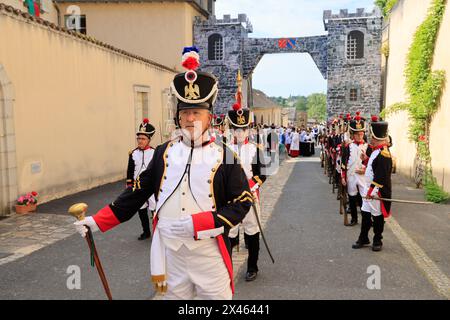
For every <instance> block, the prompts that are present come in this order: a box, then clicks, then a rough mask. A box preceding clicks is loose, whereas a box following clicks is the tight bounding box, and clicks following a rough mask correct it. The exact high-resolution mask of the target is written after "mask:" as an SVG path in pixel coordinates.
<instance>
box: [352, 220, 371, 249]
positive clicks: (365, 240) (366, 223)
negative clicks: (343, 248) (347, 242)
mask: <svg viewBox="0 0 450 320" xmlns="http://www.w3.org/2000/svg"><path fill="white" fill-rule="evenodd" d="M361 215H362V222H361V233H360V234H359V238H358V240H357V241H356V242H355V244H354V245H353V246H352V248H353V249H359V248H362V247H363V246H364V245H367V244H370V240H369V230H370V228H371V227H372V215H371V214H370V212H366V211H361Z"/></svg>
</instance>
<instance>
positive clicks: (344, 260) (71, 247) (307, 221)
mask: <svg viewBox="0 0 450 320" xmlns="http://www.w3.org/2000/svg"><path fill="white" fill-rule="evenodd" d="M277 181H280V182H282V183H283V181H286V183H285V184H284V185H278V186H274V185H277ZM267 186H268V189H266V190H264V191H263V194H264V193H266V194H267V193H270V194H271V196H270V197H269V196H267V197H266V199H267V200H266V202H265V203H264V208H265V209H264V210H267V211H266V212H265V213H266V214H267V213H269V214H267V216H270V217H267V218H265V219H268V220H267V221H265V223H266V231H265V232H266V236H267V238H268V240H269V244H270V246H271V249H272V251H273V253H274V256H275V259H276V264H272V263H271V262H270V260H269V257H268V255H267V253H266V252H265V249H264V247H263V246H262V248H261V257H260V274H259V277H258V279H257V280H256V281H254V282H252V283H247V282H245V281H243V280H242V279H243V277H244V272H245V265H244V267H241V268H240V271H239V272H238V274H237V275H236V278H237V283H236V295H235V299H285V300H286V299H443V298H445V295H443V294H442V288H443V290H444V294H445V290H446V288H447V287H446V285H447V282H446V281H448V275H449V270H450V268H449V261H450V256H449V255H450V254H449V252H448V247H449V245H450V243H449V242H450V239H449V237H448V231H449V230H450V224H449V220H450V219H449V215H448V213H447V212H448V210H447V208H448V207H447V206H441V207H439V208H438V209H437V210H435V212H433V213H432V214H430V215H423V214H421V213H420V210H418V209H417V208H415V209H414V210H413V211H414V213H413V219H415V220H414V221H415V223H412V222H411V221H412V220H411V219H408V218H407V217H408V213H411V207H409V208H407V207H398V208H397V209H398V210H397V212H398V214H396V215H395V218H396V221H397V222H398V223H399V224H400V225H401V226H402V227H403V228H404V229H402V230H403V231H404V232H405V234H406V236H407V237H408V239H409V240H412V241H414V243H415V244H418V245H420V247H421V248H422V249H423V251H424V253H425V254H426V255H427V256H428V257H429V258H430V260H431V263H435V265H432V266H429V265H427V264H426V263H425V264H424V263H422V262H421V261H422V260H420V259H422V256H421V253H420V252H419V251H417V250H416V249H415V250H416V251H414V252H415V253H413V254H412V253H411V252H413V251H411V250H412V249H411V248H409V249H407V248H406V247H408V242H405V243H406V244H405V245H404V244H402V243H401V242H400V240H399V238H398V237H397V234H398V232H399V231H398V229H396V231H395V232H396V234H394V232H393V231H392V229H391V228H390V227H386V228H385V230H386V231H385V240H384V243H385V246H384V249H383V251H382V252H378V253H375V252H372V251H371V250H370V249H369V248H366V249H362V250H353V249H351V245H352V243H353V242H354V241H355V240H356V238H357V236H358V233H359V227H360V225H358V226H356V227H352V228H349V227H345V226H343V223H342V218H341V216H340V215H339V214H338V213H337V211H336V206H337V201H336V200H335V195H332V194H331V192H330V186H329V185H328V183H327V181H326V179H325V177H324V176H323V174H322V171H321V168H320V165H319V163H318V161H317V158H300V159H296V160H293V161H292V160H288V161H286V162H285V163H283V166H282V167H281V169H280V170H279V173H278V174H277V175H276V176H273V177H271V178H270V180H269V182H268V183H267ZM122 187H123V182H119V183H115V184H110V185H106V186H103V187H100V188H96V189H94V190H90V191H86V192H83V193H80V194H77V195H73V196H70V197H66V198H63V199H60V200H57V201H53V202H51V203H49V204H46V205H41V206H40V207H39V212H41V213H49V214H56V215H63V214H64V215H65V214H66V210H67V208H68V206H69V205H71V204H73V203H75V202H79V201H84V202H87V203H88V204H89V205H90V208H91V212H95V211H96V210H98V209H99V208H101V207H102V206H103V205H104V204H105V203H108V202H110V201H112V200H113V199H114V197H115V196H116V195H117V194H118V193H119V192H120V191H121V189H122ZM406 188H408V186H407V185H406V184H399V187H398V190H399V191H401V190H403V191H404V189H405V190H406ZM408 194H409V195H411V194H413V195H414V192H413V193H408ZM416 196H420V195H417V194H416ZM270 208H273V210H271V211H270ZM395 208H396V207H394V210H395ZM268 211H269V212H268ZM38 214H39V213H38ZM433 221H434V222H435V223H433ZM402 227H400V228H402ZM139 233H140V223H139V219H138V217H137V216H136V217H134V218H133V219H132V220H131V221H130V222H128V223H125V224H123V225H120V226H118V227H117V228H115V229H114V230H112V231H110V232H108V233H106V234H101V233H96V234H95V239H96V243H97V246H98V248H99V253H100V255H101V259H102V262H103V267H104V269H105V272H106V275H107V277H108V279H109V282H110V287H111V291H112V293H113V297H114V298H116V299H149V298H152V297H153V296H154V292H153V290H152V288H151V286H150V284H149V281H148V279H149V248H150V241H144V242H142V241H137V239H136V238H137V236H138V235H139ZM409 237H410V238H409ZM402 239H403V238H402ZM403 240H404V239H403ZM0 248H1V244H0ZM408 250H409V251H408ZM0 251H1V250H0ZM417 252H419V253H417ZM243 254H244V255H245V251H244V253H242V252H241V253H240V256H241V258H242V255H243ZM417 255H418V257H419V258H417ZM414 257H416V259H418V260H414ZM241 258H240V259H236V261H241V263H245V261H243V260H242V259H241ZM424 261H425V260H424ZM426 261H428V260H426ZM428 263H429V261H428ZM70 265H78V266H79V267H80V269H81V289H80V290H68V289H67V286H66V281H67V278H68V276H69V275H68V274H67V273H66V271H67V268H68V267H69V266H70ZM371 265H375V266H378V267H379V268H380V270H381V289H380V290H369V289H368V288H367V286H366V282H367V279H368V277H369V276H370V275H369V274H368V273H367V268H368V267H369V266H371ZM434 267H437V269H438V271H441V272H442V273H439V272H435V271H436V270H435V269H433V268H434ZM430 270H431V271H430ZM433 272H434V273H433ZM430 274H431V276H430ZM0 275H1V277H0V299H104V297H105V296H104V293H103V291H102V289H101V283H100V280H99V278H98V276H97V273H96V270H95V269H92V268H91V267H90V266H89V256H88V254H87V248H86V243H85V242H84V241H83V240H82V239H81V238H80V237H79V235H78V234H74V235H71V236H69V237H66V238H64V239H62V240H60V241H58V242H56V243H53V244H50V245H48V246H46V247H44V248H43V249H40V250H38V251H35V252H33V253H31V254H29V255H27V256H25V257H23V258H19V259H17V260H15V261H13V262H9V263H5V264H3V265H0ZM439 277H441V278H439ZM433 279H434V280H433ZM441 280H442V281H441ZM433 281H435V282H433ZM436 281H441V283H442V285H441V293H439V292H438V291H439V290H438V288H437V287H436Z"/></svg>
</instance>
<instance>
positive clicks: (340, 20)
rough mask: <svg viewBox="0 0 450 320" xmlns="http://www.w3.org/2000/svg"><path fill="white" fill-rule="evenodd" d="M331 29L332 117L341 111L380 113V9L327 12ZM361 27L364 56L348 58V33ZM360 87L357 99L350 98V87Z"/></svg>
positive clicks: (326, 22)
mask: <svg viewBox="0 0 450 320" xmlns="http://www.w3.org/2000/svg"><path fill="white" fill-rule="evenodd" d="M324 25H325V29H326V30H327V31H328V55H327V56H328V62H327V67H328V90H327V109H328V117H329V118H330V117H334V116H336V115H338V114H341V113H351V114H354V113H355V112H356V111H361V113H362V114H363V115H366V116H370V115H371V114H378V113H379V112H380V107H381V31H382V17H381V14H380V12H379V11H378V10H374V11H373V12H371V13H365V12H364V9H357V12H356V13H350V14H349V13H348V11H347V10H341V11H340V13H339V14H332V13H331V11H325V12H324ZM353 30H358V31H361V32H362V33H363V34H364V57H363V58H361V59H352V60H350V59H347V54H346V53H347V39H348V34H349V33H350V32H351V31H353ZM351 89H356V90H357V100H356V101H350V90H351Z"/></svg>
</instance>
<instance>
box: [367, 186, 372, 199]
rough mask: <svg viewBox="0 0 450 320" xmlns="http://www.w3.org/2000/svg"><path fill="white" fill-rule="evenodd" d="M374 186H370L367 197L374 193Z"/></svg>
mask: <svg viewBox="0 0 450 320" xmlns="http://www.w3.org/2000/svg"><path fill="white" fill-rule="evenodd" d="M372 191H373V187H370V188H369V190H367V195H366V197H370V196H371V195H372Z"/></svg>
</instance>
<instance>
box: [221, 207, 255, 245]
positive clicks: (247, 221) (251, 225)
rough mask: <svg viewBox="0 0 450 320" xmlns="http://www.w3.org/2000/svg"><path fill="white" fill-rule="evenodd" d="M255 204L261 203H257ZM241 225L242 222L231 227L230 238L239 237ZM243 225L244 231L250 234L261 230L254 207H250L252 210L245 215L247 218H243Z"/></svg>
mask: <svg viewBox="0 0 450 320" xmlns="http://www.w3.org/2000/svg"><path fill="white" fill-rule="evenodd" d="M255 205H259V204H257V203H255ZM239 226H240V224H238V225H237V226H234V227H233V228H231V229H230V232H229V233H228V237H229V238H236V237H237V235H238V232H239ZM242 227H243V228H244V232H245V233H246V234H247V235H249V236H252V235H254V234H256V233H258V232H259V226H258V221H257V220H256V216H255V210H254V209H253V207H251V208H250V210H249V211H248V212H247V214H246V215H245V218H244V219H243V220H242Z"/></svg>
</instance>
